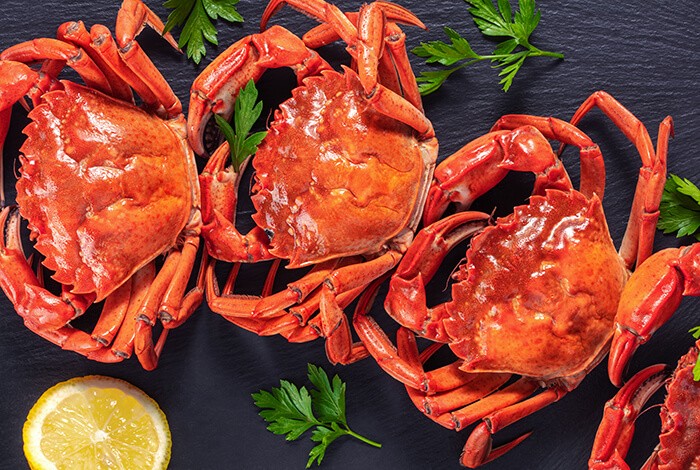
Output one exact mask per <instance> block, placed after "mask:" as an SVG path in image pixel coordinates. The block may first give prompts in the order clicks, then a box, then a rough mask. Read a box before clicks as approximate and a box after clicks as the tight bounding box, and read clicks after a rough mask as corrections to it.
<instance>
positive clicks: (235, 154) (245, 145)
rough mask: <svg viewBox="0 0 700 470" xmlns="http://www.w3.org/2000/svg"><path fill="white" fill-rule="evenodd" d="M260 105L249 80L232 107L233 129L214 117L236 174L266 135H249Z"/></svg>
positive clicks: (253, 83) (253, 86) (260, 108)
mask: <svg viewBox="0 0 700 470" xmlns="http://www.w3.org/2000/svg"><path fill="white" fill-rule="evenodd" d="M262 105H263V104H262V101H258V89H257V88H256V87H255V82H253V80H250V81H249V82H248V83H247V84H246V86H245V87H243V88H241V91H240V92H239V93H238V97H237V98H236V102H235V103H234V105H233V127H231V124H229V123H228V121H226V119H224V118H222V117H221V116H219V115H218V114H215V115H214V118H215V119H216V124H217V125H218V126H219V129H220V130H221V133H222V134H223V135H224V137H225V138H226V141H227V142H228V145H229V149H230V150H231V160H232V162H233V170H234V171H235V172H236V173H238V172H239V171H240V169H241V165H242V164H243V162H244V161H245V159H246V158H248V157H249V156H251V155H253V154H254V153H255V152H256V151H257V149H258V145H260V142H262V140H263V139H264V138H265V136H266V135H267V132H266V131H261V132H256V133H254V134H250V130H251V129H252V128H253V125H254V124H255V121H257V120H258V118H259V117H260V113H261V112H262ZM248 134H250V135H248Z"/></svg>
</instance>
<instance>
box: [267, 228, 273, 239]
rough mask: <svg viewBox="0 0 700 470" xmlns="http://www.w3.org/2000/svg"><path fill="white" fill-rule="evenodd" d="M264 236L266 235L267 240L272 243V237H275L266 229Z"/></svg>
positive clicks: (271, 231) (270, 230)
mask: <svg viewBox="0 0 700 470" xmlns="http://www.w3.org/2000/svg"><path fill="white" fill-rule="evenodd" d="M265 235H267V238H269V239H270V241H272V237H274V236H275V232H274V231H273V230H272V229H269V228H266V229H265Z"/></svg>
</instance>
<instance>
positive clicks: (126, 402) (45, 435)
mask: <svg viewBox="0 0 700 470" xmlns="http://www.w3.org/2000/svg"><path fill="white" fill-rule="evenodd" d="M22 437H23V439H24V454H25V456H26V458H27V461H28V463H29V466H30V467H31V468H32V470H43V469H56V470H63V469H66V470H68V469H71V470H73V469H95V470H102V469H123V470H130V469H165V468H167V466H168V462H169V461H170V446H171V439H170V430H169V428H168V422H167V420H166V418H165V415H164V414H163V412H162V411H161V409H160V408H159V407H158V404H157V403H156V402H155V401H153V399H152V398H150V397H149V396H148V395H146V394H145V393H144V392H143V391H141V390H140V389H138V388H136V387H134V386H133V385H131V384H129V383H128V382H125V381H123V380H119V379H114V378H110V377H102V376H87V377H78V378H75V379H71V380H68V381H66V382H61V383H59V384H57V385H55V386H53V387H51V388H50V389H48V390H47V391H46V392H44V394H43V395H42V396H41V397H40V398H39V400H38V401H37V402H36V403H35V404H34V406H33V407H32V409H31V411H30V412H29V415H28V416H27V421H26V422H25V424H24V428H23V430H22Z"/></svg>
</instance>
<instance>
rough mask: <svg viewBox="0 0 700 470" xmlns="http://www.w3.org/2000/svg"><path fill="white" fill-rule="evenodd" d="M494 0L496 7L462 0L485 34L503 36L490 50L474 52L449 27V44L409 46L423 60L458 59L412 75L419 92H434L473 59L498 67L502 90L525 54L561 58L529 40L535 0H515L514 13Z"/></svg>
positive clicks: (536, 17) (487, 1) (483, 0)
mask: <svg viewBox="0 0 700 470" xmlns="http://www.w3.org/2000/svg"><path fill="white" fill-rule="evenodd" d="M497 1H498V9H496V6H494V4H493V2H492V0H465V2H467V3H468V4H469V5H470V8H469V13H470V14H471V15H472V17H473V20H474V23H475V24H476V26H477V27H478V28H479V30H480V31H481V33H482V34H483V35H484V36H487V37H492V38H503V39H504V40H503V41H501V42H500V43H498V45H496V48H495V49H494V51H493V53H492V54H490V55H480V54H477V53H476V52H474V50H473V49H472V47H471V45H470V44H469V42H468V41H467V40H466V39H464V38H463V37H462V36H461V35H460V34H459V33H458V32H457V31H455V30H454V29H452V28H444V32H445V34H446V35H447V37H448V39H449V40H450V43H449V44H448V43H445V42H443V41H430V42H424V43H421V45H420V46H418V47H416V48H414V49H413V50H412V52H413V53H414V54H416V55H417V56H419V57H422V58H424V59H426V60H425V62H426V63H427V64H432V63H439V64H441V65H446V66H450V65H454V64H456V63H458V62H462V64H461V65H460V66H458V67H454V68H451V69H448V70H444V71H438V72H421V74H420V76H418V77H417V78H416V80H417V82H418V89H419V90H420V93H421V95H428V94H430V93H432V92H434V91H435V90H437V89H438V88H440V86H441V85H442V84H443V83H444V81H445V80H446V79H447V77H449V76H450V75H451V74H452V73H453V72H455V71H457V70H459V69H460V68H462V67H465V66H467V65H470V64H473V63H475V62H480V61H483V60H490V61H491V63H492V64H493V66H494V67H495V68H500V69H501V71H500V72H499V74H498V75H499V76H500V77H501V81H500V82H499V83H500V84H501V85H502V86H503V91H508V89H509V88H510V87H511V85H512V84H513V79H514V78H515V75H516V74H517V73H518V71H519V70H520V68H521V67H522V66H523V63H524V62H525V59H527V58H528V57H542V56H546V57H555V58H558V59H563V58H564V55H563V54H561V53H558V52H549V51H543V50H540V49H538V48H537V47H535V46H533V45H532V44H530V35H531V34H532V32H533V31H534V30H535V28H536V27H537V25H538V24H539V22H540V16H541V14H540V11H539V10H537V9H536V8H535V0H519V1H518V11H517V12H515V14H513V11H512V9H511V6H510V3H509V0H497ZM506 38H507V39H506ZM516 49H519V50H517V51H516Z"/></svg>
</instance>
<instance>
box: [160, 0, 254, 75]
mask: <svg viewBox="0 0 700 470" xmlns="http://www.w3.org/2000/svg"><path fill="white" fill-rule="evenodd" d="M238 1H239V0H167V1H166V2H165V3H164V4H163V5H164V6H165V7H166V8H171V9H172V10H173V11H171V12H170V14H169V15H168V21H167V22H166V23H165V32H168V31H170V30H171V29H172V28H173V27H175V26H182V25H183V23H184V25H185V26H184V27H183V28H182V33H181V34H180V40H179V42H178V45H179V46H180V49H187V57H188V58H190V59H192V60H193V61H194V63H195V64H198V63H199V62H200V61H201V60H202V57H204V55H205V54H206V53H207V49H206V47H204V40H205V39H206V40H207V41H209V42H210V43H212V44H214V45H218V41H217V39H216V27H215V26H214V23H212V20H217V19H218V18H223V19H225V20H227V21H230V22H232V23H242V22H243V17H242V16H241V15H240V13H238V11H236V4H238Z"/></svg>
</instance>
